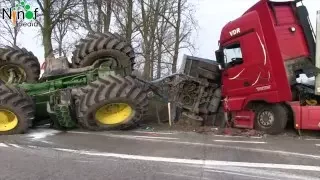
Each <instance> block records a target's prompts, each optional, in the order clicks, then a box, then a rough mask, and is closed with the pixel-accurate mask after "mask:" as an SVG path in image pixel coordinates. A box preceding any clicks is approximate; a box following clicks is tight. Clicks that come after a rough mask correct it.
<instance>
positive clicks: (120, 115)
mask: <svg viewBox="0 0 320 180" xmlns="http://www.w3.org/2000/svg"><path fill="white" fill-rule="evenodd" d="M133 113H134V110H133V109H132V107H131V106H130V105H129V104H126V103H111V104H107V105H104V106H102V107H101V108H99V109H98V111H97V112H96V114H95V118H96V120H97V121H98V122H99V123H101V124H105V125H115V124H120V123H124V122H126V121H127V120H129V118H130V117H132V115H133Z"/></svg>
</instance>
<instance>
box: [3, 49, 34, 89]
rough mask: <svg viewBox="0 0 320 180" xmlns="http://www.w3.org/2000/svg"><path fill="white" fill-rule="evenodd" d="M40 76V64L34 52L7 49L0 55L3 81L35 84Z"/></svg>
mask: <svg viewBox="0 0 320 180" xmlns="http://www.w3.org/2000/svg"><path fill="white" fill-rule="evenodd" d="M39 76H40V64H39V61H38V59H37V57H35V56H34V55H33V53H32V52H29V51H27V50H26V49H24V48H22V49H20V48H19V47H6V48H5V49H4V50H3V52H2V54H0V79H1V80H2V81H4V82H9V81H10V82H11V83H22V82H29V83H33V82H36V81H37V80H38V79H39ZM10 77H11V79H10Z"/></svg>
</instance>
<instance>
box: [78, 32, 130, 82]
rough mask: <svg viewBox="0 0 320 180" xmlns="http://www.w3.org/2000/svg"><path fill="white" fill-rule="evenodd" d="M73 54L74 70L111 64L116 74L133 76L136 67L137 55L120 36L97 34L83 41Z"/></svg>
mask: <svg viewBox="0 0 320 180" xmlns="http://www.w3.org/2000/svg"><path fill="white" fill-rule="evenodd" d="M76 47H77V48H76V50H75V51H74V52H73V57H72V65H73V67H74V68H79V67H86V66H91V65H93V64H95V63H96V62H97V66H99V65H100V64H101V63H102V62H109V63H110V68H111V69H113V70H115V72H116V74H121V75H123V76H127V75H131V73H132V71H133V66H134V59H135V53H134V50H133V48H132V46H131V45H130V44H128V43H127V42H126V41H125V39H123V38H121V37H120V36H119V35H118V34H116V35H114V34H111V33H108V34H102V33H96V34H92V35H88V36H87V37H86V39H82V40H81V41H80V44H79V45H78V46H76Z"/></svg>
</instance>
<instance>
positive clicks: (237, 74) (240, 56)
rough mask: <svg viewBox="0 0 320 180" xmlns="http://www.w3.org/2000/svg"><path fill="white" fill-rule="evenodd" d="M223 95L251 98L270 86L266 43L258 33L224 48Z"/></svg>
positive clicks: (234, 41) (238, 39) (239, 38)
mask: <svg viewBox="0 0 320 180" xmlns="http://www.w3.org/2000/svg"><path fill="white" fill-rule="evenodd" d="M223 50H224V56H225V64H226V66H225V70H224V72H223V77H222V78H223V79H222V82H223V93H224V95H226V96H228V97H239V96H249V95H251V94H253V93H256V92H257V88H259V87H261V86H262V87H263V86H265V85H268V81H269V80H270V73H269V71H268V69H269V68H267V54H266V50H265V46H264V43H263V41H262V39H261V38H260V37H259V35H258V33H257V32H250V33H246V34H244V35H242V36H240V37H238V38H237V39H235V40H233V41H232V42H229V43H228V44H227V45H226V46H225V47H224V49H223Z"/></svg>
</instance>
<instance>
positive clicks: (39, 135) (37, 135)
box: [28, 129, 61, 140]
mask: <svg viewBox="0 0 320 180" xmlns="http://www.w3.org/2000/svg"><path fill="white" fill-rule="evenodd" d="M58 133H61V131H57V130H53V129H45V130H36V131H35V132H31V133H30V134H28V137H31V138H32V139H34V140H39V139H44V138H46V137H48V136H53V135H56V134H58Z"/></svg>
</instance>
